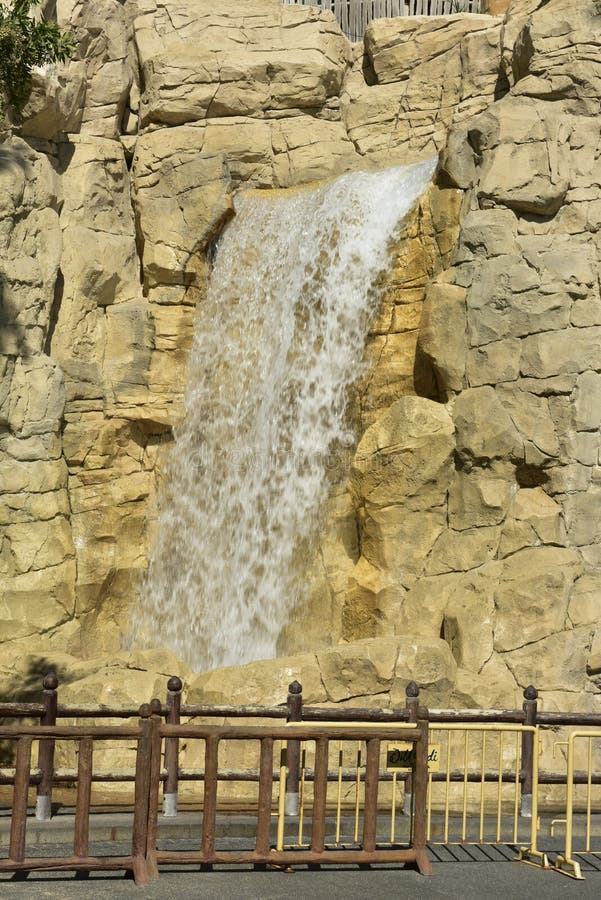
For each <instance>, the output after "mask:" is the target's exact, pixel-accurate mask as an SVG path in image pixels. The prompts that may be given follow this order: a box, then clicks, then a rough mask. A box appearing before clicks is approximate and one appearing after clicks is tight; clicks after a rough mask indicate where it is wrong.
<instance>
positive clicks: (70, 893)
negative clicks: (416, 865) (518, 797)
mask: <svg viewBox="0 0 601 900" xmlns="http://www.w3.org/2000/svg"><path fill="white" fill-rule="evenodd" d="M457 857H458V858H457V859H456V860H454V861H452V859H451V858H450V857H449V858H447V859H446V860H445V861H438V862H437V861H436V860H433V870H434V871H433V875H432V876H431V877H429V878H426V877H423V876H421V875H418V874H417V873H416V872H414V871H410V870H402V869H399V868H392V867H391V868H387V869H371V870H359V869H357V868H353V869H335V870H333V869H331V868H328V869H322V870H321V871H307V870H298V871H296V872H294V873H282V872H252V871H247V870H242V871H241V870H237V871H232V870H228V871H214V872H198V871H192V870H190V869H180V870H177V869H176V870H169V871H164V872H163V873H162V874H161V877H160V880H159V881H158V882H155V884H153V885H151V886H150V887H147V888H138V887H136V886H135V884H134V883H133V882H132V881H130V880H126V879H124V878H123V877H122V876H121V875H112V874H95V875H91V876H90V877H89V878H86V879H80V878H76V877H75V876H73V875H63V874H57V875H49V874H46V875H40V874H35V873H32V874H30V875H29V876H28V877H27V879H26V880H25V881H18V880H15V879H14V878H13V877H6V876H4V877H2V876H0V897H1V898H2V900H12V898H14V900H29V898H34V900H37V898H40V900H41V898H49V900H75V898H77V900H87V898H89V900H120V898H129V897H131V898H135V897H143V898H144V900H200V898H206V900H255V898H256V900H285V898H291V900H349V898H370V900H387V898H393V897H395V898H396V897H405V898H408V900H439V898H440V900H484V898H486V900H496V898H499V900H501V898H503V900H513V898H516V900H517V898H528V900H555V898H557V900H560V898H561V900H564V898H567V900H570V898H580V900H593V898H595V900H599V897H601V871H599V870H598V871H593V872H590V871H587V872H586V875H587V880H586V881H578V882H577V881H573V880H572V879H570V878H567V877H565V876H563V875H559V874H558V873H556V872H543V871H540V870H538V869H535V868H533V867H531V866H526V865H523V864H520V863H516V862H513V861H512V860H511V854H510V853H509V852H508V851H506V853H502V852H498V851H494V852H491V856H490V858H489V859H480V860H479V861H476V860H475V859H471V860H468V861H465V860H464V861H461V857H462V853H461V851H459V852H458V853H457Z"/></svg>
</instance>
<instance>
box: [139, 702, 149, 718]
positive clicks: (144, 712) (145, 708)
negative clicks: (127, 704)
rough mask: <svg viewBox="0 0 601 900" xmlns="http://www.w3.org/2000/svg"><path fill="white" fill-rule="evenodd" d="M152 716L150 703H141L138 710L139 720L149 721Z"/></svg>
mask: <svg viewBox="0 0 601 900" xmlns="http://www.w3.org/2000/svg"><path fill="white" fill-rule="evenodd" d="M151 715H152V710H151V708H150V703H143V704H142V706H141V707H140V709H139V716H140V718H141V719H149V718H150V717H151Z"/></svg>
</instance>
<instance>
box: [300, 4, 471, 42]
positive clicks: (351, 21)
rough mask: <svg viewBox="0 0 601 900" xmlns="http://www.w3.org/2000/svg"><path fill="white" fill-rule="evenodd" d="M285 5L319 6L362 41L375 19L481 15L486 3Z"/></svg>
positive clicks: (342, 27) (345, 32)
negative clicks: (456, 14)
mask: <svg viewBox="0 0 601 900" xmlns="http://www.w3.org/2000/svg"><path fill="white" fill-rule="evenodd" d="M282 2H283V3H287V4H291V5H294V4H297V5H301V6H317V7H319V8H320V9H324V10H329V11H331V12H333V13H334V15H335V16H336V18H337V19H338V22H339V23H340V27H341V29H342V31H343V32H344V34H345V35H346V36H347V37H348V39H349V40H350V41H362V40H363V35H364V34H365V29H366V28H367V26H368V25H369V23H370V22H371V20H372V19H387V18H396V17H397V16H448V15H452V14H453V13H458V12H465V13H479V12H482V10H483V9H484V7H485V6H486V2H485V0H282Z"/></svg>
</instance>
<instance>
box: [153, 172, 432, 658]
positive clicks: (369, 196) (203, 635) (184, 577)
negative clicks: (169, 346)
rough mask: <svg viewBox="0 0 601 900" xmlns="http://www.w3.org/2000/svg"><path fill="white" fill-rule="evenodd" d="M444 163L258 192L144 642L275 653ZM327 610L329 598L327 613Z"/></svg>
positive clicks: (160, 545)
mask: <svg viewBox="0 0 601 900" xmlns="http://www.w3.org/2000/svg"><path fill="white" fill-rule="evenodd" d="M435 168H436V160H431V161H429V162H425V163H418V164H416V165H413V166H409V167H403V168H392V169H386V170H383V171H379V172H354V173H350V174H347V175H343V176H342V177H341V178H338V179H336V180H334V181H331V182H324V183H322V184H320V185H318V186H317V187H314V188H313V189H311V190H306V189H305V190H296V191H293V192H287V193H285V194H283V193H278V194H276V195H275V196H274V195H272V194H271V193H270V192H262V193H261V192H252V193H250V192H249V193H247V194H243V195H241V196H239V197H238V199H237V201H236V212H237V214H236V217H235V218H234V219H233V220H232V222H231V223H230V225H229V226H228V228H227V229H226V230H225V232H224V233H223V235H222V237H221V240H220V242H219V245H218V247H217V253H216V257H215V265H214V269H213V272H212V275H211V282H210V286H209V291H208V295H207V298H206V300H205V301H203V303H202V304H201V306H200V308H199V310H198V317H197V325H196V334H195V340H194V345H193V348H192V352H191V357H190V363H189V372H188V384H187V388H186V397H185V415H184V419H183V422H182V424H181V426H180V428H179V430H178V432H177V434H176V441H175V445H174V447H173V450H172V452H171V457H170V462H169V466H168V471H167V477H166V485H165V488H164V490H163V494H162V496H161V498H160V508H159V523H158V529H157V535H158V537H157V541H156V545H155V547H154V551H153V554H152V558H151V562H150V567H149V572H148V576H147V579H146V582H145V584H144V587H143V590H142V594H141V609H140V610H137V611H136V622H135V630H136V633H137V638H136V640H138V641H142V642H143V643H145V644H146V645H152V646H157V644H160V645H161V646H166V647H169V648H170V649H172V650H173V651H175V652H176V653H178V654H179V655H181V656H183V657H184V658H185V659H186V660H187V661H189V663H190V664H191V665H192V666H193V667H194V668H195V669H197V670H202V669H208V668H213V667H217V666H225V665H235V664H236V665H238V664H242V663H245V662H250V661H252V660H255V659H264V658H270V657H273V656H274V655H275V653H276V643H277V639H278V635H279V633H280V631H281V629H282V627H283V626H284V625H285V624H286V623H287V622H288V621H289V618H290V616H291V614H292V611H293V610H294V608H295V607H297V606H298V604H299V603H300V602H301V601H302V599H303V588H304V587H305V585H306V571H307V566H308V563H309V558H310V552H311V548H312V546H313V545H314V541H315V537H316V534H317V532H318V530H319V523H320V511H321V509H322V507H323V502H324V499H325V498H326V496H327V492H328V467H329V466H331V465H332V462H333V459H332V458H333V457H334V456H336V455H342V454H344V453H345V452H346V456H347V458H348V463H349V464H350V459H351V453H350V449H349V448H351V447H352V446H354V443H355V440H354V436H353V435H349V428H348V422H347V416H346V407H347V400H348V392H349V388H350V387H351V385H352V384H353V383H355V382H356V381H357V380H358V378H360V377H361V375H362V374H363V365H364V363H363V357H364V347H365V340H366V337H367V333H368V329H369V325H370V321H371V320H372V318H373V316H374V314H375V313H376V311H377V309H378V302H379V290H378V288H377V287H376V284H377V280H378V276H379V275H380V274H381V273H382V271H384V270H385V269H386V268H387V265H388V261H389V252H390V245H391V241H392V239H393V238H394V237H395V235H397V234H398V232H399V228H400V227H401V225H402V222H403V220H404V219H405V218H406V216H407V214H408V213H409V212H410V211H411V210H412V209H413V207H414V206H415V204H416V202H417V201H418V199H419V197H420V195H421V194H422V193H423V191H424V189H425V188H426V187H427V185H428V183H429V182H430V180H431V178H432V176H433V174H434V171H435ZM324 612H325V611H324Z"/></svg>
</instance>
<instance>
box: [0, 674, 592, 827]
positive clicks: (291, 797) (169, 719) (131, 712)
mask: <svg viewBox="0 0 601 900" xmlns="http://www.w3.org/2000/svg"><path fill="white" fill-rule="evenodd" d="M42 686H43V691H42V700H43V702H42V703H22V702H15V703H0V720H7V719H15V718H33V719H38V720H39V722H40V725H41V726H42V727H43V728H46V729H51V728H52V727H53V726H56V724H57V722H58V721H59V720H61V719H62V720H64V719H90V718H91V719H94V720H102V719H103V718H110V719H136V718H137V717H138V715H139V710H138V709H136V708H134V707H107V706H86V707H77V706H66V705H63V704H61V703H59V702H58V699H59V698H58V693H59V681H58V678H57V677H56V675H55V673H54V672H50V673H48V674H47V675H45V676H44V679H43V682H42ZM182 691H183V684H182V681H181V679H180V678H178V677H177V676H173V677H171V678H170V679H169V681H168V684H167V693H166V700H165V703H161V702H159V701H158V700H154V701H153V714H155V715H158V716H160V717H162V718H163V719H164V721H165V723H166V724H167V725H179V724H181V723H182V722H183V721H185V720H189V719H194V718H208V719H215V718H227V719H234V720H235V719H245V720H247V721H248V720H251V721H252V720H253V719H280V720H282V721H283V722H287V723H289V724H293V723H299V722H304V723H309V722H310V723H316V724H318V723H320V722H330V723H331V722H339V723H341V724H342V723H352V722H357V723H381V724H383V725H385V724H391V725H392V724H395V723H396V724H398V723H403V722H413V723H415V722H416V721H417V719H418V716H419V715H422V716H426V717H427V719H428V722H429V723H431V724H432V725H435V724H436V723H453V722H461V723H470V722H471V723H480V724H485V723H515V724H521V725H527V726H536V725H541V726H546V727H555V726H560V727H561V726H566V727H601V713H574V712H544V711H541V710H539V709H538V692H537V691H536V689H535V688H534V687H532V686H529V687H528V688H526V690H525V691H524V702H523V705H522V708H521V709H429V710H427V711H426V710H423V709H422V707H421V706H420V692H419V688H418V686H417V685H416V684H415V682H410V683H409V684H408V685H407V689H406V698H405V707H403V708H399V709H373V708H372V709H362V708H348V707H341V708H339V709H336V708H332V707H329V708H324V707H314V706H305V705H304V703H303V696H302V686H301V685H300V684H299V682H298V681H294V682H292V684H290V686H289V689H288V695H287V698H286V702H285V703H282V704H280V705H278V706H254V705H240V706H227V705H218V706H216V705H210V704H198V703H197V704H188V703H184V702H182ZM179 750H180V748H179V738H178V737H177V736H175V735H169V736H168V737H167V739H166V741H165V748H164V759H163V767H162V769H161V774H160V780H161V782H162V783H163V814H164V815H165V816H176V815H177V807H178V786H179V782H180V781H185V782H190V781H202V780H204V773H202V772H201V771H199V770H196V769H191V770H186V769H182V768H181V767H180V760H179ZM533 752H534V747H533V739H532V734H531V732H527V731H525V732H524V733H523V737H522V749H521V771H520V785H521V793H520V808H521V812H522V814H523V815H528V814H529V808H530V806H531V798H532V766H533ZM299 771H300V743H299V742H298V741H293V740H291V741H290V746H289V748H288V767H287V780H286V812H287V814H288V815H296V814H297V811H298V794H299ZM75 776H76V773H74V772H71V771H61V770H55V767H54V741H53V740H47V741H44V742H43V743H42V745H41V748H40V754H39V758H38V765H37V768H36V769H32V770H31V771H30V774H29V784H31V785H34V786H36V788H37V800H36V818H37V819H39V820H42V821H45V820H48V819H50V817H51V804H52V790H53V786H54V785H59V784H65V783H69V782H71V781H73V780H74V779H75ZM309 777H312V776H311V775H310V776H309ZM454 777H455V776H454V775H452V776H451V779H453V778H454ZM470 777H471V776H470ZM586 777H587V776H586V775H585V773H583V772H579V771H576V772H575V773H574V780H575V783H584V782H585V780H586ZM219 778H220V780H224V781H242V782H243V781H252V780H253V779H255V776H253V775H251V774H249V773H247V772H237V771H233V770H232V771H224V772H221V773H220V775H219ZM437 778H438V776H436V775H435V776H434V780H437ZM592 779H593V783H598V782H599V780H601V776H600V775H599V773H593V775H592ZM92 780H93V782H101V781H105V782H111V783H119V782H123V783H127V782H133V781H134V780H135V775H134V772H133V771H131V772H127V771H119V770H116V771H111V772H95V773H94V774H93V776H92ZM402 780H403V781H404V782H405V784H406V792H405V794H406V804H407V807H408V805H409V804H410V797H411V788H412V784H411V775H405V776H403V777H402ZM539 783H540V784H548V785H551V784H565V783H566V778H565V774H562V773H556V772H544V771H543V772H540V773H539ZM0 784H5V785H8V784H14V769H10V768H9V769H7V768H4V769H0Z"/></svg>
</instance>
